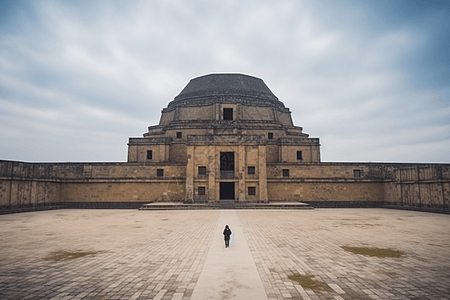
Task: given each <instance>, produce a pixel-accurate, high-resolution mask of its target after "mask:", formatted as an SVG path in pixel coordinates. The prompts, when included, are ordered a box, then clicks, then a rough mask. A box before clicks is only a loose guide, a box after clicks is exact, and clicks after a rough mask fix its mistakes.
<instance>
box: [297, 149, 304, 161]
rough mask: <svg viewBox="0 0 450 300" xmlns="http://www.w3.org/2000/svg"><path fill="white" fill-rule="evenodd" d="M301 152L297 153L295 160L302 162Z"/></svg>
mask: <svg viewBox="0 0 450 300" xmlns="http://www.w3.org/2000/svg"><path fill="white" fill-rule="evenodd" d="M302 159H303V158H302V151H297V160H302Z"/></svg>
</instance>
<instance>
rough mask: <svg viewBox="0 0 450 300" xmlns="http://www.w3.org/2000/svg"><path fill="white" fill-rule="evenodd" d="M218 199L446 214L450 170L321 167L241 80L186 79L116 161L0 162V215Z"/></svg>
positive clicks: (284, 113) (310, 143)
mask: <svg viewBox="0 0 450 300" xmlns="http://www.w3.org/2000/svg"><path fill="white" fill-rule="evenodd" d="M224 153H229V155H228V154H227V155H226V156H224ZM228 156H229V158H227V159H224V157H228ZM221 199H222V200H224V199H227V200H236V201H241V202H242V203H247V202H255V203H257V202H268V201H269V202H270V201H301V202H308V203H315V204H316V205H317V206H325V207H333V206H339V207H341V206H346V205H347V206H366V207H370V206H379V205H390V206H399V207H415V208H424V209H435V210H440V211H448V210H449V202H450V164H400V163H399V164H396V163H393V164H392V163H391V164H387V163H338V162H336V163H324V162H321V159H320V142H319V139H318V138H310V137H309V136H308V134H305V133H303V129H302V127H299V126H295V125H294V124H293V122H292V118H291V112H290V111H289V109H288V108H286V107H285V106H284V104H283V103H282V102H281V101H279V100H278V98H277V97H276V96H275V95H274V94H273V93H272V91H270V89H269V88H268V87H267V85H266V84H265V83H264V82H263V81H262V80H261V79H259V78H255V77H252V76H248V75H243V74H210V75H205V76H201V77H198V78H194V79H192V80H191V81H190V82H189V83H188V85H187V86H186V87H185V88H184V89H183V90H182V91H181V92H180V94H179V95H178V96H176V97H175V99H174V100H173V101H172V102H170V103H169V104H168V106H167V108H164V109H163V111H162V114H161V119H160V122H159V124H158V125H155V126H150V127H149V129H148V132H147V133H145V134H144V136H143V137H140V138H138V137H133V138H130V139H129V143H128V162H126V163H25V162H14V161H0V208H2V209H9V208H13V207H14V208H17V207H28V206H46V205H54V204H67V205H69V204H73V205H74V206H91V207H92V206H95V203H103V204H104V205H105V206H109V207H113V206H114V205H116V206H117V207H120V205H119V203H123V205H124V206H130V207H131V206H133V205H129V204H127V203H146V202H147V203H148V202H154V201H186V202H189V203H195V202H198V203H208V202H211V201H212V202H217V201H219V200H221ZM80 203H81V204H83V205H79V204H80Z"/></svg>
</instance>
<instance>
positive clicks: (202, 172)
mask: <svg viewBox="0 0 450 300" xmlns="http://www.w3.org/2000/svg"><path fill="white" fill-rule="evenodd" d="M198 175H200V176H205V175H206V167H203V166H202V167H198Z"/></svg>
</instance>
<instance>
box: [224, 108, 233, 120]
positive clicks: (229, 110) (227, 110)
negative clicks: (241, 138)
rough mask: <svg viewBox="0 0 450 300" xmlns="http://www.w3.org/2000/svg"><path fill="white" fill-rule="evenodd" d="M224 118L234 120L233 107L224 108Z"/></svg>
mask: <svg viewBox="0 0 450 300" xmlns="http://www.w3.org/2000/svg"><path fill="white" fill-rule="evenodd" d="M223 119H224V120H230V121H231V120H233V109H232V108H224V109H223Z"/></svg>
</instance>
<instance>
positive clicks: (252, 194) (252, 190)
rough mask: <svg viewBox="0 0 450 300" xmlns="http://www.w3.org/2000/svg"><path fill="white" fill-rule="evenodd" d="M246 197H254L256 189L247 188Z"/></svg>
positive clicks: (252, 187)
mask: <svg viewBox="0 0 450 300" xmlns="http://www.w3.org/2000/svg"><path fill="white" fill-rule="evenodd" d="M248 195H249V196H255V195H256V187H254V186H249V187H248Z"/></svg>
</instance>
